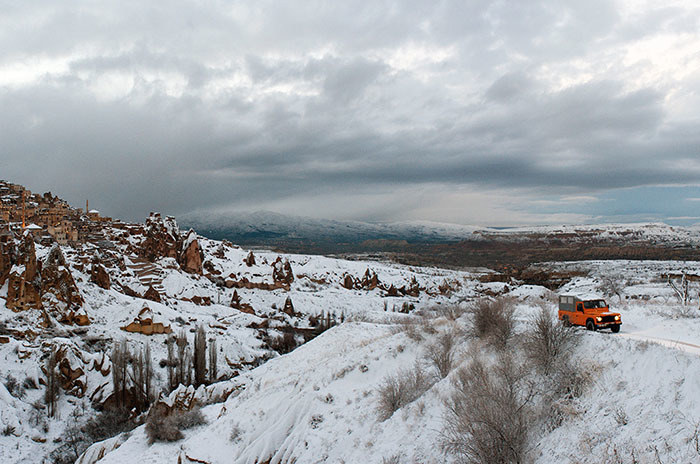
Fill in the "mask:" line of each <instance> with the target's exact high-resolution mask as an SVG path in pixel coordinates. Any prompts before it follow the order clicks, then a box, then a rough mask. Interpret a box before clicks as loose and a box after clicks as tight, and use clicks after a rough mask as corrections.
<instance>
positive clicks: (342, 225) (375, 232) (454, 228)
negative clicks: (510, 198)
mask: <svg viewBox="0 0 700 464" xmlns="http://www.w3.org/2000/svg"><path fill="white" fill-rule="evenodd" d="M179 220H180V222H181V223H182V224H183V225H184V226H187V227H193V228H195V229H197V230H200V231H202V233H205V234H209V235H211V236H214V237H221V238H229V239H231V240H238V241H241V242H252V243H270V242H271V241H276V240H314V241H338V242H351V243H356V242H363V241H365V240H377V239H385V240H407V241H420V242H442V241H456V240H463V239H466V238H469V237H472V236H473V232H474V231H475V230H482V229H483V228H481V227H475V226H463V225H459V224H442V223H435V222H427V221H412V222H393V223H369V222H360V221H338V220H329V219H314V218H309V217H301V216H289V215H284V214H279V213H273V212H268V211H256V212H241V213H225V214H224V213H221V214H216V213H190V214H186V215H183V216H181V217H180V218H179ZM212 234H213V235H212Z"/></svg>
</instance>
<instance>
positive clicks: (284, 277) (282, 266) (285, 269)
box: [272, 256, 294, 285]
mask: <svg viewBox="0 0 700 464" xmlns="http://www.w3.org/2000/svg"><path fill="white" fill-rule="evenodd" d="M272 280H274V281H275V282H279V283H283V284H286V285H291V283H292V282H294V273H293V272H292V265H291V264H289V260H287V259H285V260H284V261H282V258H281V257H279V256H278V257H277V259H276V260H275V262H274V263H272Z"/></svg>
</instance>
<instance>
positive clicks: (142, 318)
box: [121, 305, 172, 335]
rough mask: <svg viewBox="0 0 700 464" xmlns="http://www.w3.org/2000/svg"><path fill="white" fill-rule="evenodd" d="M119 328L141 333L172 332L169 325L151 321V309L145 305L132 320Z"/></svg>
mask: <svg viewBox="0 0 700 464" xmlns="http://www.w3.org/2000/svg"><path fill="white" fill-rule="evenodd" d="M121 329H122V330H124V331H126V332H132V333H142V334H144V335H153V334H169V333H171V332H172V329H171V328H170V326H169V325H164V324H163V323H162V322H154V321H153V311H152V310H151V308H149V307H148V306H146V305H144V307H143V308H142V309H141V311H139V315H138V316H136V319H134V320H133V322H131V323H130V324H129V325H126V326H124V327H121Z"/></svg>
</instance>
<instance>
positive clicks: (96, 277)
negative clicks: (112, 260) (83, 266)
mask: <svg viewBox="0 0 700 464" xmlns="http://www.w3.org/2000/svg"><path fill="white" fill-rule="evenodd" d="M90 282H93V283H94V284H96V285H97V286H98V287H100V288H104V289H105V290H109V289H110V288H111V286H112V281H111V279H110V277H109V273H108V272H107V269H105V267H104V266H103V265H102V264H99V263H94V264H93V265H92V270H91V271H90Z"/></svg>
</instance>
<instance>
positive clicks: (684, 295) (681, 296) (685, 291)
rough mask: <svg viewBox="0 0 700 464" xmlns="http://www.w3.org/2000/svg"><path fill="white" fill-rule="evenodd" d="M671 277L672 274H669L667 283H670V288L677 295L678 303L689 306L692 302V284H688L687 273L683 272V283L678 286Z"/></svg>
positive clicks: (681, 277)
mask: <svg viewBox="0 0 700 464" xmlns="http://www.w3.org/2000/svg"><path fill="white" fill-rule="evenodd" d="M671 277H672V276H671V274H668V275H667V276H666V282H667V283H668V285H669V287H671V288H672V289H673V291H674V292H675V293H676V296H677V297H678V301H680V303H681V304H682V305H683V306H687V305H688V303H689V302H690V288H689V287H690V284H689V283H688V275H687V274H686V272H685V271H683V273H682V274H681V276H680V279H681V281H680V283H678V284H677V283H676V282H674V281H673V279H672V278H671ZM674 278H675V276H674Z"/></svg>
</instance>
